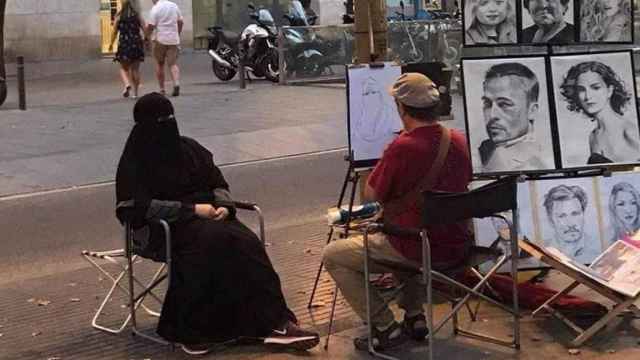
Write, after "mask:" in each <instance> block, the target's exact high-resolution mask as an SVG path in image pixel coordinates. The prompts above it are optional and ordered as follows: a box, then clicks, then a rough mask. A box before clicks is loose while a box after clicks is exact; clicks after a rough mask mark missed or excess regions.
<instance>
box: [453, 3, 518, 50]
mask: <svg viewBox="0 0 640 360" xmlns="http://www.w3.org/2000/svg"><path fill="white" fill-rule="evenodd" d="M515 9H516V1H515V0H468V1H464V22H465V44H466V45H478V44H515V43H516V42H517V41H518V40H517V28H516V11H515Z"/></svg>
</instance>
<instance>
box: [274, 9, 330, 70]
mask: <svg viewBox="0 0 640 360" xmlns="http://www.w3.org/2000/svg"><path fill="white" fill-rule="evenodd" d="M284 18H285V19H287V20H288V21H289V24H290V25H291V26H295V27H299V28H287V29H285V31H284V38H285V41H286V42H287V48H288V50H287V52H286V61H285V64H286V67H287V68H286V71H287V74H288V75H293V74H294V73H295V75H296V76H301V77H317V76H320V75H322V74H324V73H325V71H326V70H327V69H329V70H330V69H331V68H330V65H332V64H334V63H335V61H336V59H334V57H335V56H338V55H340V52H341V49H340V46H341V43H340V41H339V40H338V41H335V40H327V39H323V38H322V37H321V36H319V35H318V34H316V33H315V31H314V30H313V29H309V28H307V27H309V26H310V22H309V21H310V20H311V21H312V22H313V23H315V21H316V19H315V17H314V16H312V17H311V18H309V17H308V16H307V14H306V12H305V10H304V8H303V6H302V4H301V3H300V1H298V0H294V1H291V4H290V6H289V12H288V14H286V15H284Z"/></svg>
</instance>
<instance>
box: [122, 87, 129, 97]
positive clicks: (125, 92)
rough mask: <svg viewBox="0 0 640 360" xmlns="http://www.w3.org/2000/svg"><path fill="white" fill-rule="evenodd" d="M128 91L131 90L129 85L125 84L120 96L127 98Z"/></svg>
mask: <svg viewBox="0 0 640 360" xmlns="http://www.w3.org/2000/svg"><path fill="white" fill-rule="evenodd" d="M129 91H131V85H127V86H125V87H124V91H123V92H122V97H125V98H128V97H129Z"/></svg>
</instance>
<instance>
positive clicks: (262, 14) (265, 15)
mask: <svg viewBox="0 0 640 360" xmlns="http://www.w3.org/2000/svg"><path fill="white" fill-rule="evenodd" d="M258 21H260V22H261V23H262V24H264V25H273V24H275V21H274V20H273V16H271V12H269V10H267V9H260V11H258Z"/></svg>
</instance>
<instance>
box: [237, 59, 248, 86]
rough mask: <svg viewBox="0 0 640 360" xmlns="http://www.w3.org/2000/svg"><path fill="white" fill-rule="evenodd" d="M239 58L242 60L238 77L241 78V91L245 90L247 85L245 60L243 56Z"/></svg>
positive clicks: (239, 62) (239, 61) (239, 64)
mask: <svg viewBox="0 0 640 360" xmlns="http://www.w3.org/2000/svg"><path fill="white" fill-rule="evenodd" d="M239 58H240V59H239V60H238V76H240V89H244V88H246V87H247V84H246V82H245V78H244V60H243V59H242V58H243V56H242V55H240V56H239Z"/></svg>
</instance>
